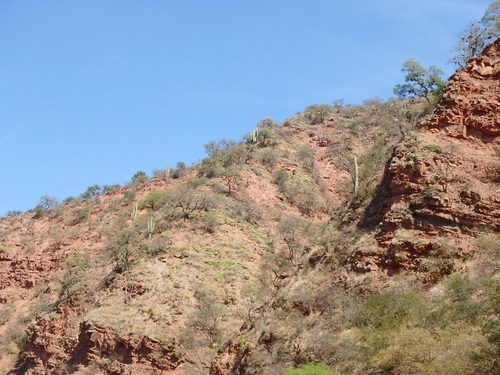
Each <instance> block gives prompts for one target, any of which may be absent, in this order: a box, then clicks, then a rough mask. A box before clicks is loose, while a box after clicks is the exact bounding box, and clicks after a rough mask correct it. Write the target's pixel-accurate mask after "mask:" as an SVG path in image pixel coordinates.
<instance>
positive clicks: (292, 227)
mask: <svg viewBox="0 0 500 375" xmlns="http://www.w3.org/2000/svg"><path fill="white" fill-rule="evenodd" d="M499 58H500V42H499V41H497V42H495V43H493V44H492V45H491V46H490V47H488V48H487V49H486V50H485V51H484V53H483V54H482V55H481V56H480V57H478V58H476V59H473V60H471V61H470V62H469V64H468V65H467V67H466V68H465V69H463V70H461V71H459V72H457V73H456V74H455V75H454V76H453V77H451V79H450V82H449V84H448V85H447V87H446V89H445V92H444V95H443V99H442V101H441V103H440V104H439V105H438V107H437V108H436V109H435V111H434V113H433V114H432V115H431V116H427V117H426V116H425V115H424V114H425V113H426V110H427V109H428V108H426V104H425V103H423V102H421V101H419V100H393V101H390V102H386V103H382V102H380V101H378V100H370V101H367V102H366V103H365V104H364V105H362V106H340V105H337V106H330V105H315V106H310V107H308V108H306V110H305V112H303V113H300V114H298V115H296V116H294V117H292V118H290V119H289V120H287V121H285V122H284V123H283V124H278V123H276V122H274V121H272V120H270V119H265V120H263V121H261V123H259V126H258V127H257V128H256V130H255V131H253V132H251V133H250V134H249V135H247V136H246V137H245V141H244V142H233V141H228V140H220V141H215V142H211V143H209V144H208V145H206V150H207V158H206V159H204V160H203V161H202V162H201V163H200V164H199V165H196V166H193V167H187V168H184V167H182V166H181V167H180V168H178V169H176V170H174V171H171V170H168V171H163V172H161V173H157V176H156V177H155V178H152V179H149V180H147V181H142V180H139V179H135V180H134V181H133V182H132V183H130V184H129V185H127V186H124V187H117V188H114V189H108V190H107V191H106V193H105V194H104V193H102V192H99V191H98V190H96V189H94V190H92V189H90V190H89V191H88V192H87V194H85V195H83V196H82V197H81V198H79V199H73V200H67V202H66V203H64V204H60V205H56V206H50V205H46V206H40V207H39V208H38V209H36V210H32V211H30V212H27V213H25V214H23V215H20V216H13V217H6V218H3V219H0V374H1V373H4V374H57V375H59V374H179V375H182V374H189V375H191V374H212V375H223V374H228V375H229V374H241V375H242V374H248V375H249V374H273V375H274V374H285V373H286V372H287V371H288V372H287V374H292V372H291V371H293V370H292V369H293V368H296V367H297V369H298V371H300V366H306V367H307V366H320V365H319V364H318V363H319V362H321V363H323V364H322V365H321V366H324V371H327V372H325V373H326V374H335V373H337V372H338V373H341V374H344V375H348V374H367V373H372V374H375V373H377V374H394V375H396V374H409V373H413V374H443V373H447V374H478V373H481V374H494V373H495V371H496V369H497V368H498V363H497V362H496V361H497V358H498V357H499V356H498V354H499V353H498V352H497V350H498V349H497V348H498V341H495V340H498V328H497V327H498V300H497V296H498V289H499V284H498V278H497V276H498V273H497V271H498V249H499V247H500V246H499V245H500V241H499V238H498V234H497V232H498V229H499V227H500V211H499V209H500V200H499V198H498V196H499V195H498V182H499V166H500V163H499V149H500V144H499V142H500V141H499V140H498V129H500V127H499V125H498V124H499V121H498V111H497V107H498V103H499V94H498V92H499V80H498V78H499ZM417 125H418V126H417ZM409 347H411V348H412V352H411V353H409V352H408V348H409ZM328 368H330V369H331V370H330V369H328ZM334 371H336V372H334ZM293 373H295V372H293Z"/></svg>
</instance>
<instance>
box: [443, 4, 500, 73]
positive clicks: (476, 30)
mask: <svg viewBox="0 0 500 375" xmlns="http://www.w3.org/2000/svg"><path fill="white" fill-rule="evenodd" d="M498 37H500V0H497V1H494V2H493V3H491V4H490V6H489V7H488V9H487V10H486V12H485V13H484V16H483V18H481V21H479V22H473V23H471V24H470V25H469V26H468V27H467V28H466V29H465V30H464V31H462V33H461V34H460V37H459V39H458V42H457V44H456V45H455V47H454V48H453V52H455V55H454V56H452V58H451V59H450V62H451V63H453V64H455V65H457V66H458V67H460V68H463V67H464V66H465V64H467V61H469V59H471V58H472V57H476V56H479V55H480V54H481V52H483V50H484V49H485V48H486V47H487V46H488V44H490V43H491V42H492V41H494V40H495V39H496V38H498Z"/></svg>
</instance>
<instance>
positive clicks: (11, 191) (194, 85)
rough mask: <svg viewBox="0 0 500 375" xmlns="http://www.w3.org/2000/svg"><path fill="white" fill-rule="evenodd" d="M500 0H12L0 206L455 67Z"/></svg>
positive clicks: (0, 72)
mask: <svg viewBox="0 0 500 375" xmlns="http://www.w3.org/2000/svg"><path fill="white" fill-rule="evenodd" d="M489 3H490V1H489V0H419V1H415V0H352V1H345V0H309V1H303V0H302V1H298V0H252V1H243V0H242V1H234V0H232V1H229V0H214V1H206V0H141V1H137V0H136V1H131V0H130V1H129V0H60V1H52V0H45V1H40V0H38V1H36V0H32V1H29V0H26V1H18V0H2V1H0V48H1V51H2V53H1V54H0V80H1V85H0V99H1V100H0V152H1V158H0V174H1V180H2V183H1V184H0V215H1V214H3V213H5V212H6V211H7V210H12V209H21V210H26V209H29V208H32V207H34V206H35V205H36V204H37V203H38V201H39V198H40V196H41V195H51V196H55V197H57V198H59V199H64V198H66V197H68V196H77V195H79V194H80V193H81V192H83V191H84V190H85V189H86V188H87V187H88V186H90V185H93V184H101V185H103V184H113V183H120V184H123V183H126V182H128V181H129V180H130V177H131V176H132V175H133V174H134V173H135V172H137V171H138V170H145V171H146V172H147V173H150V172H151V171H152V169H154V168H164V167H165V165H166V164H167V163H168V164H170V165H171V166H174V165H175V164H176V163H177V161H184V162H186V163H187V164H191V163H193V162H197V161H198V160H199V159H201V158H202V157H203V156H204V151H203V144H205V143H207V142H208V141H210V140H213V139H218V138H222V137H226V138H234V139H239V137H240V136H241V135H242V134H243V133H245V132H246V131H248V130H249V129H251V128H252V127H253V125H254V124H255V123H256V122H257V121H258V120H259V119H261V118H263V117H273V118H275V119H276V120H279V121H282V120H284V119H286V118H287V117H290V116H292V115H294V114H295V113H296V112H299V111H302V110H303V108H304V107H305V106H307V105H310V104H319V103H331V102H332V101H333V100H335V99H337V98H344V100H345V102H347V103H354V104H355V103H361V102H362V101H363V100H365V99H370V98H373V97H375V96H378V97H382V98H384V99H386V98H388V97H389V96H391V95H392V88H393V87H394V85H395V84H397V83H399V82H401V80H402V75H401V72H400V67H401V63H402V62H403V61H404V60H406V59H407V58H410V57H413V58H415V59H417V60H418V61H420V62H421V63H422V64H424V65H426V66H427V65H430V64H433V65H437V66H439V67H441V68H443V69H444V70H445V71H446V72H447V73H448V74H449V73H451V72H452V71H453V67H452V66H450V65H449V64H447V60H448V59H449V57H450V49H451V48H452V46H453V44H454V43H455V41H456V40H457V35H458V34H459V32H460V31H461V30H462V29H463V28H465V27H466V26H467V24H468V23H469V22H471V21H473V20H476V19H478V18H480V17H481V16H482V14H483V13H484V11H485V9H486V8H487V6H488V4H489Z"/></svg>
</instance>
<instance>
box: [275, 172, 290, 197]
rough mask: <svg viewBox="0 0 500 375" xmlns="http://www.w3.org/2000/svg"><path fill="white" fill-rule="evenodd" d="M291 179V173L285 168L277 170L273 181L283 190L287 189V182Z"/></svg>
mask: <svg viewBox="0 0 500 375" xmlns="http://www.w3.org/2000/svg"><path fill="white" fill-rule="evenodd" d="M289 179H290V174H289V173H288V172H287V171H285V170H284V169H280V170H278V171H276V172H275V173H274V175H273V182H274V183H275V184H276V185H278V188H279V190H280V191H281V192H284V191H285V187H286V183H287V182H288V180H289Z"/></svg>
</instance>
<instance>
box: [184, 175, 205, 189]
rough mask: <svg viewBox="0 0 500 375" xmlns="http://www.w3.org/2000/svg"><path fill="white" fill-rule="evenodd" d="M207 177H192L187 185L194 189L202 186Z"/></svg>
mask: <svg viewBox="0 0 500 375" xmlns="http://www.w3.org/2000/svg"><path fill="white" fill-rule="evenodd" d="M207 181H208V179H207V178H206V177H193V178H190V179H189V180H188V184H189V186H191V187H192V188H194V189H196V188H198V187H200V186H203V185H205V184H206V183H207Z"/></svg>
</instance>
